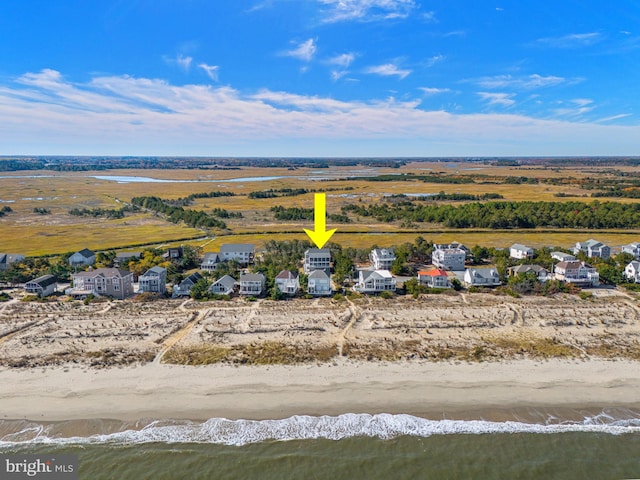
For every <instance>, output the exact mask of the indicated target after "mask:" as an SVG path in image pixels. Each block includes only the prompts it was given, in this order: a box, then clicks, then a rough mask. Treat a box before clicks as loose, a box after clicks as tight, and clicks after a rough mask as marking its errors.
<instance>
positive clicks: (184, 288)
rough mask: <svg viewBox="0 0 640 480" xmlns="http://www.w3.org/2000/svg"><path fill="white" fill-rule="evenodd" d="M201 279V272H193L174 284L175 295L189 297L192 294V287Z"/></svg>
mask: <svg viewBox="0 0 640 480" xmlns="http://www.w3.org/2000/svg"><path fill="white" fill-rule="evenodd" d="M201 279H202V275H200V273H199V272H193V273H192V274H191V275H189V276H188V277H187V278H185V279H184V280H182V281H181V282H180V283H179V284H178V285H174V286H173V297H174V298H175V297H188V296H189V295H191V289H192V288H193V286H194V285H195V284H196V283H198V281H199V280H201Z"/></svg>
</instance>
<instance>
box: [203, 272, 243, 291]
mask: <svg viewBox="0 0 640 480" xmlns="http://www.w3.org/2000/svg"><path fill="white" fill-rule="evenodd" d="M237 283H238V282H236V279H235V278H233V277H232V276H230V275H225V276H224V277H220V278H219V279H218V280H216V281H215V282H213V284H212V285H211V286H210V287H209V291H210V292H211V293H217V294H218V295H231V294H232V293H233V292H234V290H235V288H236V285H237Z"/></svg>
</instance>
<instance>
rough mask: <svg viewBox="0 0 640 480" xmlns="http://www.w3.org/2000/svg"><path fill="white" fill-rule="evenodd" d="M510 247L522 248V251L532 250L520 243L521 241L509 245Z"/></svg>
mask: <svg viewBox="0 0 640 480" xmlns="http://www.w3.org/2000/svg"><path fill="white" fill-rule="evenodd" d="M511 248H513V249H514V250H524V251H527V252H528V251H533V248H531V247H527V246H526V245H522V244H521V243H514V244H513V245H511Z"/></svg>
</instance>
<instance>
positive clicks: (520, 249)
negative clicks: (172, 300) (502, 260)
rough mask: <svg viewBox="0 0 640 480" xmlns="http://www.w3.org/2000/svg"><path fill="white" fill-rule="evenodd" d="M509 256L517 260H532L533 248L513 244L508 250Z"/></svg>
mask: <svg viewBox="0 0 640 480" xmlns="http://www.w3.org/2000/svg"><path fill="white" fill-rule="evenodd" d="M509 256H510V257H511V258H515V259H517V260H524V259H525V258H533V248H530V247H526V246H524V245H521V244H519V243H514V244H513V245H511V248H509Z"/></svg>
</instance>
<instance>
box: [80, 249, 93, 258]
mask: <svg viewBox="0 0 640 480" xmlns="http://www.w3.org/2000/svg"><path fill="white" fill-rule="evenodd" d="M76 253H78V254H80V255H82V256H83V257H84V258H91V257H93V256H94V255H95V253H93V252H92V251H91V250H89V249H88V248H83V249H82V250H80V251H79V252H76Z"/></svg>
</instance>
